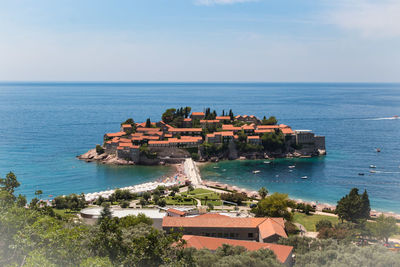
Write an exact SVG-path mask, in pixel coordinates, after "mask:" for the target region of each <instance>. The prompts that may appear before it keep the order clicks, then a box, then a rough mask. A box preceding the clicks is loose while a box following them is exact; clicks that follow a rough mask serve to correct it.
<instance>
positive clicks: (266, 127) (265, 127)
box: [257, 125, 279, 130]
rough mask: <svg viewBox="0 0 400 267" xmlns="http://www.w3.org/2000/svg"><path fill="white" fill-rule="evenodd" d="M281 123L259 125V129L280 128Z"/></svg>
mask: <svg viewBox="0 0 400 267" xmlns="http://www.w3.org/2000/svg"><path fill="white" fill-rule="evenodd" d="M278 128H279V125H258V126H257V129H258V130H262V129H278Z"/></svg>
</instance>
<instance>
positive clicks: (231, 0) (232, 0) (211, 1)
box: [195, 0, 258, 6]
mask: <svg viewBox="0 0 400 267" xmlns="http://www.w3.org/2000/svg"><path fill="white" fill-rule="evenodd" d="M256 1H258V0H196V1H195V3H196V4H198V5H203V6H212V5H231V4H237V3H246V2H256Z"/></svg>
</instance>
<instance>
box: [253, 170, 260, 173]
mask: <svg viewBox="0 0 400 267" xmlns="http://www.w3.org/2000/svg"><path fill="white" fill-rule="evenodd" d="M259 172H261V171H259V170H255V171H253V173H254V174H256V173H259Z"/></svg>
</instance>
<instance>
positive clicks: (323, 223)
mask: <svg viewBox="0 0 400 267" xmlns="http://www.w3.org/2000/svg"><path fill="white" fill-rule="evenodd" d="M332 226H333V225H332V222H331V221H329V220H325V219H324V220H320V221H318V222H317V223H316V224H315V228H316V229H317V232H319V230H321V229H323V228H332Z"/></svg>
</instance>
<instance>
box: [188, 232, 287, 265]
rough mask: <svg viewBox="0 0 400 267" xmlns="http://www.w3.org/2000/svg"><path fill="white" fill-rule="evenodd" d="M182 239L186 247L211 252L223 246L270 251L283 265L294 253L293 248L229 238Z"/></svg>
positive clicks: (195, 237) (191, 236)
mask: <svg viewBox="0 0 400 267" xmlns="http://www.w3.org/2000/svg"><path fill="white" fill-rule="evenodd" d="M182 239H183V240H185V241H186V244H185V246H186V247H189V248H195V249H204V248H206V249H209V250H217V249H218V248H219V247H222V245H223V244H227V245H231V246H241V247H244V248H246V249H247V250H250V251H254V250H260V249H270V250H272V251H273V252H274V254H275V255H276V258H277V260H278V261H280V262H281V263H285V262H286V260H287V259H288V258H289V257H290V256H291V253H292V251H293V247H291V246H285V245H278V244H271V243H259V242H254V241H245V240H234V239H227V238H216V237H206V236H194V235H184V236H183V237H182Z"/></svg>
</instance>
